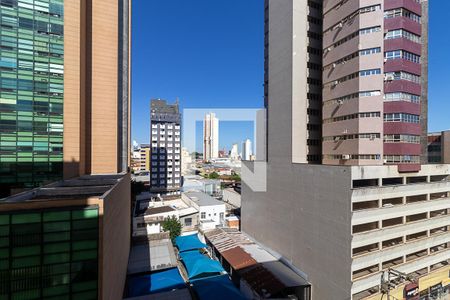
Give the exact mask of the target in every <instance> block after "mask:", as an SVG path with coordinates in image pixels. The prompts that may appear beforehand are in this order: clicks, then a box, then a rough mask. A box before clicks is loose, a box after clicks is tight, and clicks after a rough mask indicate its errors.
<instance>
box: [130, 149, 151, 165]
mask: <svg viewBox="0 0 450 300" xmlns="http://www.w3.org/2000/svg"><path fill="white" fill-rule="evenodd" d="M150 154H151V151H150V144H141V145H140V146H139V148H138V149H135V150H133V157H132V169H133V171H134V172H140V171H150Z"/></svg>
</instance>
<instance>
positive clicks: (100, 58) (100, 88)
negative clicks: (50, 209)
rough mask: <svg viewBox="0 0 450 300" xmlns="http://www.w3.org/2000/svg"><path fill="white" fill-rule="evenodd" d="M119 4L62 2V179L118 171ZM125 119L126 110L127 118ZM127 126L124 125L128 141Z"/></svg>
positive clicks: (92, 0)
mask: <svg viewBox="0 0 450 300" xmlns="http://www.w3.org/2000/svg"><path fill="white" fill-rule="evenodd" d="M130 3H131V1H130ZM118 4H119V1H118V0H116V1H110V0H82V1H69V2H67V3H66V4H65V8H64V9H65V18H64V22H65V24H64V25H65V27H64V34H65V39H64V41H65V42H64V43H65V44H64V48H65V49H64V50H65V53H64V64H65V65H64V67H65V73H64V93H65V94H64V162H65V165H64V177H65V178H71V177H76V176H80V175H84V174H105V173H115V172H118V171H119V167H120V166H118V155H119V153H118V80H119V74H118V34H119V32H118V30H119V22H118V18H119V15H118V12H119V7H118ZM130 5H131V4H130ZM130 19H131V18H130ZM130 22H131V21H130ZM128 60H130V57H128ZM128 76H130V73H129V74H128ZM128 93H130V91H128ZM129 118H130V110H128V122H130V120H129ZM129 130H130V127H129V126H128V140H129V139H130V131H129ZM128 161H129V158H128Z"/></svg>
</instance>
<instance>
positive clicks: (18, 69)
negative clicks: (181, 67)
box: [0, 0, 131, 299]
mask: <svg viewBox="0 0 450 300" xmlns="http://www.w3.org/2000/svg"><path fill="white" fill-rule="evenodd" d="M130 4H131V3H130V1H127V0H116V1H111V0H108V1H107V0H87V1H68V0H66V1H62V0H42V1H33V0H31V1H30V0H11V1H9V0H8V1H0V14H1V37H0V40H1V51H0V57H1V72H0V76H1V85H2V86H1V90H0V93H1V94H0V99H1V100H0V119H1V121H0V122H1V123H0V124H1V126H0V143H1V144H0V147H1V149H0V151H1V152H0V163H1V171H0V172H1V174H0V181H1V184H2V186H1V187H0V191H1V192H4V191H5V190H6V189H7V191H8V193H9V192H10V190H11V189H16V190H17V189H23V188H28V187H33V186H37V185H40V184H41V183H43V182H48V181H54V180H57V179H64V180H61V181H58V182H54V183H51V184H47V185H45V186H42V187H40V188H35V189H33V190H30V191H24V192H21V193H18V194H17V195H14V196H10V197H7V198H5V199H3V200H2V201H0V241H1V242H0V264H1V267H0V298H4V299H47V298H48V299H122V294H123V288H124V285H125V279H126V272H127V263H128V254H129V245H130V229H129V228H130V214H129V212H130V209H131V208H130V204H131V203H130V176H129V174H127V171H128V166H129V148H130V147H129V144H130V143H129V138H130V133H129V132H130V131H129V128H130V127H129V119H130V118H129V111H130V110H129V105H130V98H129V71H130V70H129V60H130V58H129V47H130V43H129V38H130V35H129V30H130ZM3 120H7V121H5V122H3ZM99 174H102V175H99ZM5 194H7V193H5Z"/></svg>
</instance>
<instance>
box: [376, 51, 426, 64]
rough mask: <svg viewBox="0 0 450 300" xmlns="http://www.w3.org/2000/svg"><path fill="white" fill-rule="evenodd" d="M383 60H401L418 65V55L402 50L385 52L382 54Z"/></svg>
mask: <svg viewBox="0 0 450 300" xmlns="http://www.w3.org/2000/svg"><path fill="white" fill-rule="evenodd" d="M384 58H385V59H387V60H392V59H398V58H402V59H405V60H409V61H411V62H413V63H420V56H419V55H416V54H414V53H411V52H408V51H404V50H394V51H387V52H385V54H384Z"/></svg>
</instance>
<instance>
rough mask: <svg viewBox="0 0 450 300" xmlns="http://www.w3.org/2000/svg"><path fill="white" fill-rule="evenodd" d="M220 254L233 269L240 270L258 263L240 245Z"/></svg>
mask: <svg viewBox="0 0 450 300" xmlns="http://www.w3.org/2000/svg"><path fill="white" fill-rule="evenodd" d="M221 254H222V257H223V258H225V259H226V260H227V262H228V263H229V264H230V265H231V266H232V267H233V269H235V270H241V269H244V268H247V267H250V266H254V265H256V264H257V263H258V262H257V261H256V260H254V259H253V257H251V255H250V254H248V253H247V252H245V251H244V250H243V249H242V248H241V247H234V248H231V249H229V250H226V251H224V252H222V253H221Z"/></svg>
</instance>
